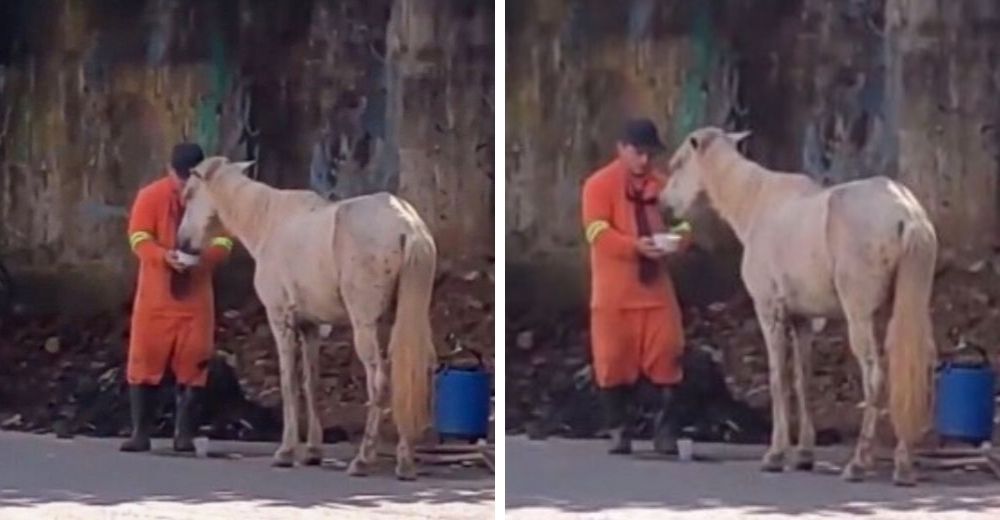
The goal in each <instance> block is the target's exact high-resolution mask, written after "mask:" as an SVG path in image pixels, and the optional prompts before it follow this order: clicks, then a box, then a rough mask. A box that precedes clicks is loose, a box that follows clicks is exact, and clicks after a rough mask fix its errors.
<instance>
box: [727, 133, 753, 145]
mask: <svg viewBox="0 0 1000 520" xmlns="http://www.w3.org/2000/svg"><path fill="white" fill-rule="evenodd" d="M726 135H727V136H729V139H731V140H732V141H733V144H739V143H740V141H742V140H744V139H746V138H747V137H750V131H749V130H746V131H743V132H729V133H728V134H726Z"/></svg>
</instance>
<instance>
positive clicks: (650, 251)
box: [635, 237, 667, 260]
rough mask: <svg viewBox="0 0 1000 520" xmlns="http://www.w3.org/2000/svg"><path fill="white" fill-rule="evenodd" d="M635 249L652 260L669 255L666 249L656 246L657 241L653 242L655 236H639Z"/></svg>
mask: <svg viewBox="0 0 1000 520" xmlns="http://www.w3.org/2000/svg"><path fill="white" fill-rule="evenodd" d="M635 249H636V250H637V251H638V252H639V254H640V255H641V256H644V257H646V258H649V259H651V260H659V259H660V258H663V257H664V256H667V252H666V251H664V250H662V249H660V248H658V247H656V243H655V242H653V237H639V240H636V242H635Z"/></svg>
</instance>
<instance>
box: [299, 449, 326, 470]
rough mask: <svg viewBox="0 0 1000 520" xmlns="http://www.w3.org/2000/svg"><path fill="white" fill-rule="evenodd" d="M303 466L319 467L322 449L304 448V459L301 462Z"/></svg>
mask: <svg viewBox="0 0 1000 520" xmlns="http://www.w3.org/2000/svg"><path fill="white" fill-rule="evenodd" d="M302 464H303V465H305V466H320V465H322V464H323V449H322V448H306V458H305V459H303V460H302Z"/></svg>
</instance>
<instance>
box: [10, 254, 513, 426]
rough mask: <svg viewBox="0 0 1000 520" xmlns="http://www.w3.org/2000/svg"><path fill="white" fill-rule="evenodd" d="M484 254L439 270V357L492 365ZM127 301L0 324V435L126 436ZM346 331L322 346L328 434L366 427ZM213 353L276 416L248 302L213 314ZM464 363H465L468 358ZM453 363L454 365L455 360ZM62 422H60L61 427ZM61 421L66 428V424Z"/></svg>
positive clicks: (274, 381)
mask: <svg viewBox="0 0 1000 520" xmlns="http://www.w3.org/2000/svg"><path fill="white" fill-rule="evenodd" d="M492 262H493V260H492V258H483V259H475V260H472V261H468V262H465V263H462V264H450V265H442V266H440V267H439V270H438V271H439V272H438V278H437V283H436V286H435V294H434V298H433V302H432V325H433V327H434V332H435V336H436V338H435V344H436V346H437V348H438V352H439V354H440V355H441V361H442V362H447V361H448V358H447V357H446V356H447V354H448V353H450V352H453V351H455V350H456V349H458V348H460V347H461V348H464V349H468V350H472V351H475V352H478V353H480V354H481V355H482V357H483V360H484V363H485V365H486V368H487V369H488V370H492V369H493V352H494V334H493V329H494V326H493V324H494V321H493V318H494V313H493V305H494V303H493V302H494V300H493V298H494V291H493V286H494V281H493V263H492ZM129 314H130V308H129V305H128V304H125V305H123V306H122V307H121V309H120V310H119V312H118V313H116V314H114V315H110V314H109V315H101V316H96V317H94V318H90V319H88V320H86V321H65V320H63V319H62V318H61V317H60V316H56V315H50V316H28V317H18V316H12V317H8V318H7V319H4V320H0V429H13V430H21V431H32V432H36V433H46V432H50V431H53V429H54V428H60V427H61V428H68V429H69V430H70V431H69V433H76V434H84V435H98V436H108V435H124V434H125V433H126V432H127V431H128V429H129V420H128V408H127V400H126V395H125V391H124V386H123V382H124V372H123V363H124V361H125V356H126V352H127V340H128V334H129V330H128V329H129V321H128V320H129ZM352 344H353V342H352V338H351V332H350V328H349V327H340V328H337V329H334V331H333V334H332V336H331V337H330V338H328V339H326V340H324V342H323V346H322V348H321V369H320V370H321V391H320V402H321V415H322V419H323V422H324V426H325V427H326V428H337V429H339V430H341V431H343V432H345V433H346V434H347V435H355V434H357V433H359V432H360V431H361V430H362V429H363V426H364V414H365V411H364V403H365V401H366V400H367V396H366V395H365V393H366V391H365V383H364V370H363V368H362V366H361V364H360V362H359V361H358V359H357V356H356V355H355V354H354V350H353V348H352V346H351V345H352ZM216 348H217V353H218V355H219V356H220V357H221V358H222V359H223V360H224V361H225V362H226V363H227V364H228V365H229V366H231V367H232V369H233V372H234V373H235V375H236V377H238V384H239V388H240V389H241V391H242V392H243V394H244V395H245V397H246V398H247V399H248V400H249V401H251V402H252V403H254V405H255V406H256V407H259V408H260V409H263V410H264V412H261V413H266V414H268V415H269V416H270V417H268V419H269V421H267V422H273V421H270V419H271V417H274V416H276V417H279V418H280V411H279V412H277V413H273V412H274V411H275V410H277V409H278V408H279V406H280V398H281V396H280V391H279V388H278V361H277V354H276V351H275V348H274V342H273V338H272V336H271V332H270V329H269V328H268V326H267V323H266V317H265V315H264V311H263V308H262V307H261V306H260V303H259V302H258V301H257V300H256V298H250V299H248V300H247V301H245V302H243V303H242V304H241V305H238V306H233V307H229V308H223V309H220V310H219V318H218V320H217V329H216ZM464 359H471V358H469V357H466V358H464ZM456 361H457V359H456ZM60 423H63V425H62V426H60ZM65 424H69V425H70V426H65Z"/></svg>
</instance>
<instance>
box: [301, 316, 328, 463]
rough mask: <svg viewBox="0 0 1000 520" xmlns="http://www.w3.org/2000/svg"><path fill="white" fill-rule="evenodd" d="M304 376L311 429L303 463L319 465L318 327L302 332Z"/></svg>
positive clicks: (321, 435) (321, 457)
mask: <svg viewBox="0 0 1000 520" xmlns="http://www.w3.org/2000/svg"><path fill="white" fill-rule="evenodd" d="M300 343H301V345H302V376H303V386H304V387H305V394H306V412H307V414H308V416H309V431H308V432H307V434H306V456H305V459H304V460H303V464H305V465H306V466H319V465H320V464H322V463H323V423H322V421H320V418H319V403H318V394H319V391H318V390H319V336H318V329H316V328H314V327H310V328H309V330H308V331H303V332H302V334H301V340H300Z"/></svg>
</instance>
